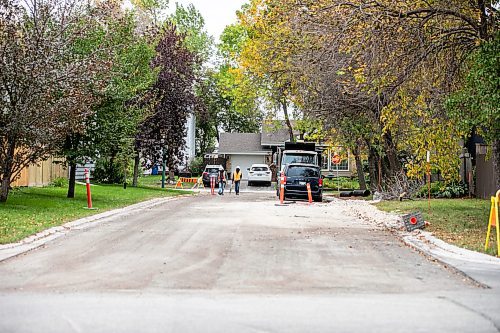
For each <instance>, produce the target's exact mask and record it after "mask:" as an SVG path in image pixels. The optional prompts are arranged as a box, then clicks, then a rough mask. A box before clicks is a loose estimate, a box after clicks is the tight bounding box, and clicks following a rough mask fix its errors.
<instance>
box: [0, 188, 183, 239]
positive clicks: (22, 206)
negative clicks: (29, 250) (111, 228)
mask: <svg viewBox="0 0 500 333" xmlns="http://www.w3.org/2000/svg"><path fill="white" fill-rule="evenodd" d="M66 193H67V188H66V187H42V188H39V187H33V188H26V187H22V188H16V189H14V190H12V191H11V192H10V194H9V198H8V200H7V202H6V203H0V244H6V243H12V242H16V241H18V240H21V239H23V238H24V237H26V236H29V235H32V234H35V233H37V232H39V231H42V230H44V229H48V228H50V227H54V226H58V225H61V224H63V223H66V222H69V221H73V220H76V219H78V218H81V217H85V216H89V215H93V214H98V213H101V212H104V211H107V210H110V209H113V208H119V207H125V206H128V205H131V204H134V203H137V202H141V201H145V200H148V199H152V198H157V197H168V196H175V195H180V194H186V192H185V191H184V192H182V191H174V190H168V189H167V190H162V189H160V188H153V187H138V188H133V187H128V188H127V189H126V190H124V189H123V187H122V186H115V185H97V186H92V203H93V207H95V208H98V209H97V210H88V209H85V207H87V197H86V190H85V186H84V185H77V187H76V190H75V198H74V199H67V198H66Z"/></svg>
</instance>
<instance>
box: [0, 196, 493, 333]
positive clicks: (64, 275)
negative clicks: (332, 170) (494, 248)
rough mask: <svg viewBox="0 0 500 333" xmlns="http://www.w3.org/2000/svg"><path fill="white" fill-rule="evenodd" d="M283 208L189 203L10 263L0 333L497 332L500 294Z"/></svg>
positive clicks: (312, 212) (237, 200)
mask: <svg viewBox="0 0 500 333" xmlns="http://www.w3.org/2000/svg"><path fill="white" fill-rule="evenodd" d="M277 203H278V202H277V201H276V198H275V196H274V195H273V194H270V193H243V194H242V195H240V196H238V197H237V196H235V195H234V194H232V195H229V194H226V195H225V196H217V195H216V196H210V195H208V194H206V193H205V194H201V195H198V196H195V197H186V198H179V199H175V200H171V201H168V202H165V203H163V204H160V205H157V206H154V207H152V208H148V209H144V210H142V211H140V212H139V213H137V212H136V213H134V214H131V215H127V216H123V215H122V216H119V217H117V218H115V219H113V220H111V221H105V222H102V223H99V224H97V225H92V226H89V227H82V228H80V230H72V231H71V232H69V233H68V234H67V235H66V236H64V237H60V238H58V239H56V240H54V241H51V242H48V243H47V244H45V245H44V246H43V247H42V248H39V249H36V250H33V251H31V252H28V253H25V254H22V255H20V256H17V257H14V258H10V259H8V260H5V261H3V262H0V331H1V332H139V331H143V332H146V331H147V332H333V331H335V332H351V331H355V330H357V331H379V332H380V331H382V332H413V331H419V332H425V331H429V332H498V331H499V327H500V296H499V295H500V292H499V290H496V289H487V288H484V287H481V286H478V285H477V284H475V283H474V282H473V281H472V280H470V279H468V278H467V277H465V276H464V275H461V274H458V273H457V272H456V271H454V270H453V269H450V268H447V267H444V266H443V265H442V264H439V263H438V262H436V261H433V260H432V259H430V258H427V257H425V256H424V255H422V254H420V253H418V252H416V251H415V250H412V249H410V248H408V247H407V246H405V245H404V244H403V243H402V242H401V241H400V240H399V239H398V238H397V237H396V236H395V235H393V234H391V233H390V232H388V231H387V230H385V229H383V228H382V227H380V226H377V225H376V224H372V223H370V222H368V221H366V220H361V219H358V218H356V217H353V216H351V215H352V214H349V212H348V211H346V210H347V209H348V207H347V206H345V205H341V204H338V203H336V202H332V203H315V204H312V205H309V204H307V203H306V202H296V203H290V204H287V205H284V206H279V205H276V204H277Z"/></svg>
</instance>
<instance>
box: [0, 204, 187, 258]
mask: <svg viewBox="0 0 500 333" xmlns="http://www.w3.org/2000/svg"><path fill="white" fill-rule="evenodd" d="M186 197H188V196H186V195H180V196H175V197H165V198H156V199H151V200H148V201H143V202H139V203H136V204H133V205H130V206H126V207H123V208H118V209H113V210H110V211H106V212H103V213H99V214H95V215H92V216H87V217H84V218H81V219H78V220H75V221H71V222H67V223H65V224H63V225H60V226H57V227H52V228H50V229H47V230H43V231H40V232H39V233H36V234H34V235H31V236H28V237H26V238H24V239H22V240H20V241H19V242H16V243H10V244H3V245H0V262H2V261H4V260H7V259H9V258H12V257H15V256H18V255H20V254H22V253H25V252H28V251H31V250H34V249H36V248H38V247H40V246H43V245H45V244H46V243H48V242H50V241H53V240H54V239H56V238H59V237H61V236H64V235H66V234H68V233H69V232H70V231H71V230H82V229H86V228H90V227H92V226H94V225H97V224H99V223H102V222H106V221H111V220H112V219H115V218H117V217H120V216H127V215H132V214H134V213H137V212H139V211H140V210H142V209H147V208H152V207H154V206H158V205H161V204H163V203H165V202H169V201H173V200H178V199H181V198H186Z"/></svg>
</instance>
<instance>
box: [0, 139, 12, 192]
mask: <svg viewBox="0 0 500 333" xmlns="http://www.w3.org/2000/svg"><path fill="white" fill-rule="evenodd" d="M8 142H9V143H8V144H9V148H8V149H7V154H6V159H5V161H4V165H3V170H2V183H1V184H0V202H6V201H7V197H8V196H9V190H10V181H11V177H12V168H13V166H14V154H15V152H16V141H15V139H10V140H9V141H8Z"/></svg>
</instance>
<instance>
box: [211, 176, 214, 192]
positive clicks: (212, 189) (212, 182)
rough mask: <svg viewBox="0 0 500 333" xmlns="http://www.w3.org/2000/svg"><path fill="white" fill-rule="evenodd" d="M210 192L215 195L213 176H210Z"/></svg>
mask: <svg viewBox="0 0 500 333" xmlns="http://www.w3.org/2000/svg"><path fill="white" fill-rule="evenodd" d="M210 192H211V193H212V195H215V177H213V176H211V177H210Z"/></svg>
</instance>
